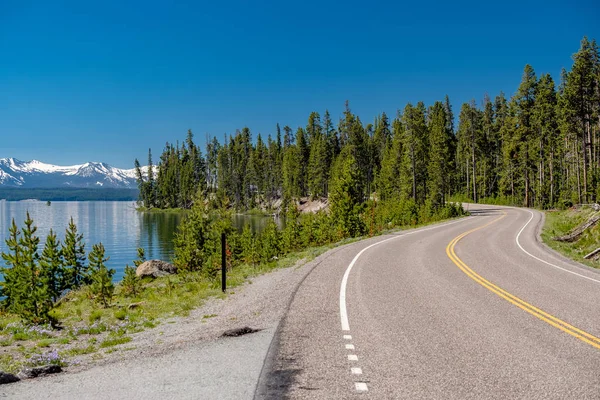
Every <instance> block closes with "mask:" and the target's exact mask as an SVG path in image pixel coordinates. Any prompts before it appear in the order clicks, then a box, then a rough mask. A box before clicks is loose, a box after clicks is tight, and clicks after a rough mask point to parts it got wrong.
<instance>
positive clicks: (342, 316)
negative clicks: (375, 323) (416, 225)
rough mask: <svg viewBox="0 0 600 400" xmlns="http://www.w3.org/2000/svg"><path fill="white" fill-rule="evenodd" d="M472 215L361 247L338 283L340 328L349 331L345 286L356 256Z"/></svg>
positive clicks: (356, 258) (462, 220)
mask: <svg viewBox="0 0 600 400" xmlns="http://www.w3.org/2000/svg"><path fill="white" fill-rule="evenodd" d="M471 218H473V217H467V218H461V219H459V220H458V221H454V222H450V223H448V224H442V225H436V226H432V227H430V228H426V229H416V230H413V231H410V232H407V233H405V234H403V235H398V236H394V237H391V238H388V239H385V240H382V241H380V242H377V243H373V244H370V245H369V246H367V247H365V248H364V249H362V250H361V251H359V252H358V254H357V255H356V256H354V258H353V259H352V262H351V263H350V264H349V265H348V268H346V272H344V276H343V277H342V284H341V285H340V319H341V322H342V330H343V331H349V330H350V324H349V323H348V311H347V308H346V286H347V285H348V276H350V271H352V267H354V264H356V261H357V260H358V258H359V257H360V256H361V255H362V254H363V253H364V252H365V251H367V250H369V249H370V248H371V247H374V246H377V245H380V244H382V243H385V242H389V241H390V240H394V239H399V238H402V237H405V236H408V235H412V234H415V233H420V232H425V231H429V230H432V229H438V228H442V227H444V226H448V225H453V224H457V223H459V222H464V221H466V220H469V219H471Z"/></svg>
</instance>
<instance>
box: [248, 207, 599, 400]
mask: <svg viewBox="0 0 600 400" xmlns="http://www.w3.org/2000/svg"><path fill="white" fill-rule="evenodd" d="M469 208H470V211H471V213H472V216H471V217H468V218H463V219H460V220H456V221H451V222H449V223H444V224H440V225H435V226H430V227H426V228H422V229H418V230H412V231H405V232H400V233H398V234H397V235H388V236H381V237H377V238H373V239H369V240H366V241H361V242H358V243H355V244H352V245H348V246H345V247H343V248H341V249H339V250H338V251H336V252H334V253H332V254H331V255H329V256H328V257H327V258H326V259H325V260H324V261H323V262H322V263H321V265H319V266H318V268H315V269H314V270H313V271H312V272H311V273H310V274H309V275H308V276H307V277H306V279H305V280H304V282H303V283H302V284H301V285H300V286H299V287H298V291H297V292H296V294H295V296H294V297H293V300H292V302H291V304H290V308H289V310H288V312H287V314H286V316H285V317H284V318H283V320H282V321H281V323H280V325H279V328H278V331H277V333H276V335H275V338H274V340H273V342H272V344H271V347H270V350H269V355H268V357H267V361H266V363H265V367H264V368H263V373H262V375H261V379H260V382H259V385H258V387H257V391H256V398H260V399H262V398H269V399H271V398H272V399H280V398H293V399H350V398H373V399H432V398H433V399H512V398H519V399H548V398H555V399H599V398H600V339H599V337H600V312H599V308H600V274H599V273H598V271H595V270H591V269H590V268H587V267H583V266H581V265H579V264H577V263H574V262H571V261H568V260H566V259H564V258H563V257H561V256H560V255H558V254H556V253H554V252H553V251H551V250H549V249H547V248H546V247H545V246H544V245H542V244H540V242H539V240H538V238H537V233H538V230H539V226H540V225H541V224H542V222H543V221H542V219H543V215H542V214H541V213H540V212H537V211H534V210H531V211H530V210H527V209H515V208H504V207H492V206H479V205H470V206H469Z"/></svg>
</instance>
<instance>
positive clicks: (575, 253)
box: [541, 208, 600, 268]
mask: <svg viewBox="0 0 600 400" xmlns="http://www.w3.org/2000/svg"><path fill="white" fill-rule="evenodd" d="M592 214H594V211H593V210H592V209H591V208H580V209H569V210H564V211H547V212H546V214H545V215H546V221H545V223H544V227H543V228H542V234H541V236H542V240H543V241H544V243H546V244H547V245H548V246H550V247H551V248H553V249H554V250H556V251H558V252H559V253H561V254H563V255H564V256H566V257H568V258H571V259H573V260H575V261H579V262H581V263H583V264H586V265H589V266H590V267H594V268H600V261H594V260H586V259H584V258H583V257H584V256H585V255H586V254H589V253H590V252H592V251H593V250H596V249H597V248H598V247H600V225H596V226H594V227H593V228H591V229H588V230H587V231H586V232H584V233H583V234H582V235H581V237H580V238H579V239H578V240H577V241H575V242H572V243H568V242H559V241H557V240H554V239H553V238H554V237H556V236H562V235H565V234H567V233H569V232H570V231H571V230H573V228H575V227H576V226H577V225H579V224H581V223H582V222H585V221H586V220H587V219H588V218H589V217H590V216H591V215H592Z"/></svg>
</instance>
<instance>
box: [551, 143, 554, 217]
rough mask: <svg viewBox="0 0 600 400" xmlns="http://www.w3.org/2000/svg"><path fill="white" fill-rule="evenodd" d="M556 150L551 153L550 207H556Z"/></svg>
mask: <svg viewBox="0 0 600 400" xmlns="http://www.w3.org/2000/svg"><path fill="white" fill-rule="evenodd" d="M553 166H554V149H552V150H551V151H550V206H554V169H553Z"/></svg>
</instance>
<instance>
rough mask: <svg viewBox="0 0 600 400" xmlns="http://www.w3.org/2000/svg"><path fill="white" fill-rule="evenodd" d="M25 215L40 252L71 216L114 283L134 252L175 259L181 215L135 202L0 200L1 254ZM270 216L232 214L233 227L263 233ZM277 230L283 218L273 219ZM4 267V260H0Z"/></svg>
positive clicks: (132, 257)
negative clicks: (100, 251)
mask: <svg viewBox="0 0 600 400" xmlns="http://www.w3.org/2000/svg"><path fill="white" fill-rule="evenodd" d="M28 211H29V213H30V215H31V217H32V218H33V220H34V222H35V225H36V226H37V227H38V231H37V235H38V236H39V237H40V249H39V251H40V253H41V251H42V248H43V244H44V242H45V240H46V236H47V235H48V232H49V231H50V229H51V228H52V229H53V230H54V231H55V232H56V233H57V234H58V237H59V239H61V240H62V239H63V238H64V233H65V230H66V228H67V225H68V223H69V220H70V218H71V217H73V220H74V222H75V224H76V225H77V228H78V230H79V232H80V233H83V235H84V240H85V243H86V251H88V252H89V251H90V250H91V248H92V244H94V243H98V242H102V243H103V244H104V247H105V248H106V254H107V256H109V257H110V259H109V260H108V262H107V266H108V267H109V268H114V269H115V270H116V273H115V280H116V281H119V280H121V279H122V277H123V271H124V268H125V265H126V264H129V265H132V264H133V260H134V259H136V257H137V248H138V247H142V248H144V250H145V252H146V258H148V259H155V258H157V259H162V260H166V261H170V260H171V259H172V257H173V237H174V235H175V232H176V230H177V226H178V225H179V223H181V221H182V219H183V218H184V217H185V213H180V212H176V213H162V212H160V213H147V212H146V213H142V212H138V211H137V210H136V209H135V202H123V201H90V202H77V201H65V202H62V201H55V202H52V204H51V205H50V206H48V205H46V202H41V201H33V200H28V201H4V200H2V201H0V252H2V251H6V242H5V240H6V238H7V235H8V228H9V227H10V224H11V221H12V219H13V218H14V219H15V222H16V223H17V225H18V226H19V227H21V226H22V225H23V221H24V220H25V217H26V213H27V212H28ZM269 218H273V217H270V216H263V215H239V214H238V215H234V216H233V224H234V226H235V227H236V228H237V229H238V230H239V231H240V232H241V231H242V229H243V228H244V224H249V225H250V228H251V229H252V230H253V231H255V232H257V231H262V230H263V229H264V227H265V224H266V223H267V221H268V219H269ZM276 222H277V224H278V226H279V227H280V228H282V227H283V226H284V223H283V219H276ZM0 263H3V260H0Z"/></svg>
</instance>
